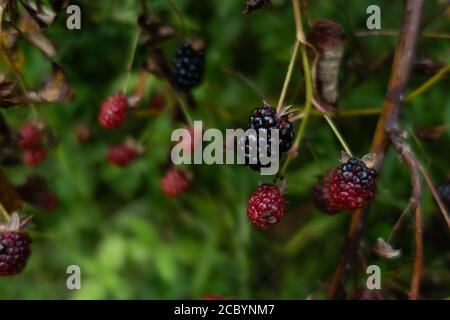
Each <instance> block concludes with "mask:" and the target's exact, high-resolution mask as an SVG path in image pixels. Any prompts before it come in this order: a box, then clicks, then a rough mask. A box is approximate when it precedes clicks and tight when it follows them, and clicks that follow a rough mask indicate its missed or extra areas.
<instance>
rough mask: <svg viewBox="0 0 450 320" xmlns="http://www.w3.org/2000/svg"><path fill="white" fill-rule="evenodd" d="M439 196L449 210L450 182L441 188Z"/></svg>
mask: <svg viewBox="0 0 450 320" xmlns="http://www.w3.org/2000/svg"><path fill="white" fill-rule="evenodd" d="M438 194H439V197H440V198H441V199H442V201H443V202H444V204H445V206H446V207H447V209H450V181H447V182H446V183H444V184H443V185H441V186H439V188H438Z"/></svg>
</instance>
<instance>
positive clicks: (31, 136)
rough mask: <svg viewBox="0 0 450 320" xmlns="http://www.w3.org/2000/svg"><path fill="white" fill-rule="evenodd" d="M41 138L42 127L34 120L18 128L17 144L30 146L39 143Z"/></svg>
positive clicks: (25, 146)
mask: <svg viewBox="0 0 450 320" xmlns="http://www.w3.org/2000/svg"><path fill="white" fill-rule="evenodd" d="M42 138H43V131H42V128H41V127H40V126H39V125H37V124H36V123H34V122H28V123H26V124H25V125H24V126H23V127H22V128H21V129H20V133H19V140H18V144H19V146H21V147H22V148H24V149H27V148H32V147H35V146H37V145H39V144H40V143H41V140H42Z"/></svg>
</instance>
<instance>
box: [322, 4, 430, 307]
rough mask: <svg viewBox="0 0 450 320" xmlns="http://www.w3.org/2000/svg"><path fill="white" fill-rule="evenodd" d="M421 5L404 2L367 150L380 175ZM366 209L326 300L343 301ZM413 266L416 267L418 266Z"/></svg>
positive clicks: (355, 222)
mask: <svg viewBox="0 0 450 320" xmlns="http://www.w3.org/2000/svg"><path fill="white" fill-rule="evenodd" d="M423 4H424V0H408V1H406V2H405V8H404V14H403V21H402V32H401V34H400V37H399V40H398V43H397V46H396V49H395V54H394V61H393V65H392V70H391V76H390V81H389V86H388V91H387V94H386V97H385V101H384V106H383V113H382V114H381V116H380V119H379V121H378V125H377V129H376V132H375V135H374V139H373V143H372V148H371V152H372V153H375V154H377V161H376V163H375V166H374V168H375V169H376V170H377V171H381V168H382V164H383V160H384V157H385V155H386V152H387V150H388V148H389V146H390V143H391V141H390V140H391V134H390V133H389V130H387V127H388V126H389V122H391V121H398V119H397V116H398V114H399V112H400V109H401V107H402V105H403V100H404V99H403V97H404V94H405V91H406V86H407V84H408V81H409V75H410V72H411V68H412V63H413V58H414V52H415V47H416V43H417V37H418V33H419V28H420V18H421V15H422V8H423ZM369 208H370V202H369V203H368V204H367V205H366V206H365V207H364V208H362V209H360V210H357V211H355V212H354V213H353V216H352V221H351V223H350V227H349V230H348V233H347V239H346V243H345V245H344V249H343V253H342V255H341V258H340V261H339V263H338V266H337V268H336V271H335V274H334V276H333V280H332V282H331V285H330V288H329V290H328V297H329V298H330V299H338V298H343V297H345V284H346V282H347V278H348V275H349V272H350V270H351V268H352V266H353V263H354V259H355V255H356V254H357V252H358V250H359V246H360V242H361V238H362V235H363V230H364V226H365V222H366V219H367V214H368V211H369ZM419 211H420V210H419ZM419 213H420V212H419ZM419 258H420V257H419ZM417 266H418V267H420V265H419V264H418V265H417Z"/></svg>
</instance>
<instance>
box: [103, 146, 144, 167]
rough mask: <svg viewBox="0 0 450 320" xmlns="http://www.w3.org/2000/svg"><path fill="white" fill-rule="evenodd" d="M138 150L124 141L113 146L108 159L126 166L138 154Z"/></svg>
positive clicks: (117, 164) (112, 162)
mask: <svg viewBox="0 0 450 320" xmlns="http://www.w3.org/2000/svg"><path fill="white" fill-rule="evenodd" d="M138 154H139V152H138V150H137V149H136V148H135V147H133V146H132V145H130V144H127V143H124V144H121V145H117V146H114V147H112V148H111V149H110V150H109V152H108V157H107V158H108V161H109V162H110V163H111V164H114V165H116V166H118V167H126V166H128V165H129V164H131V163H132V162H133V161H134V160H135V159H136V157H137V156H138Z"/></svg>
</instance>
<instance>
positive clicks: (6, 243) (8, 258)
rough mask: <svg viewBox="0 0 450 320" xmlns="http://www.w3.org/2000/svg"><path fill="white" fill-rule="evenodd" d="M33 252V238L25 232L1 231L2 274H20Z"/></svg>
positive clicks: (0, 266) (0, 268)
mask: <svg viewBox="0 0 450 320" xmlns="http://www.w3.org/2000/svg"><path fill="white" fill-rule="evenodd" d="M30 254H31V239H30V237H29V236H28V235H27V234H26V233H23V232H13V231H5V232H1V231H0V276H12V275H15V274H19V273H21V272H22V270H23V269H24V268H25V266H26V264H27V261H28V258H29V256H30Z"/></svg>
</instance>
